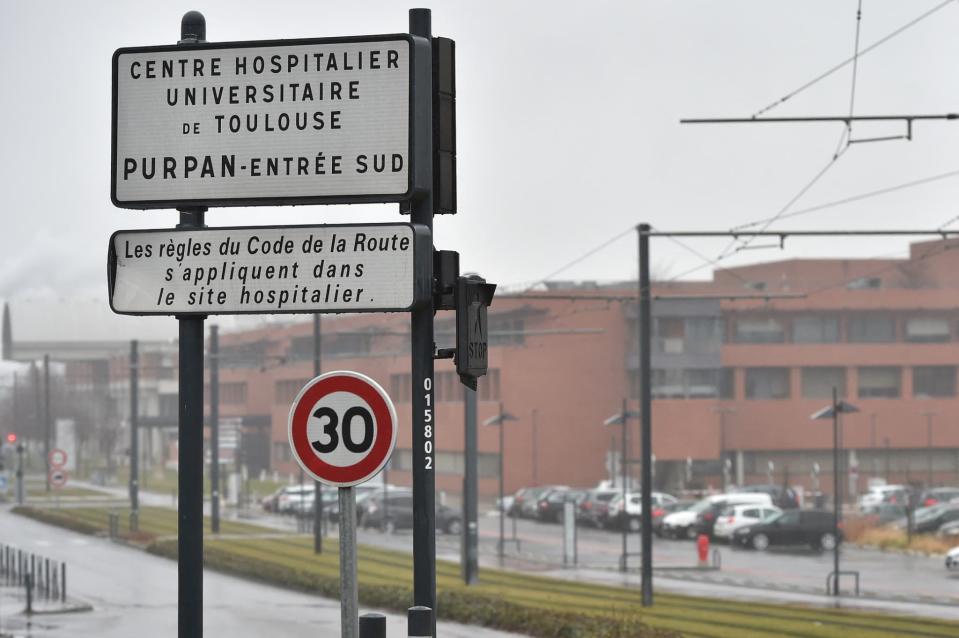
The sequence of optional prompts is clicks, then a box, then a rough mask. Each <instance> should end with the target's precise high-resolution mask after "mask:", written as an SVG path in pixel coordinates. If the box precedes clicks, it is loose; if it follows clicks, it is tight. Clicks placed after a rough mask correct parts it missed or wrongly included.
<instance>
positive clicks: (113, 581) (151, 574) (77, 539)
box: [0, 510, 514, 638]
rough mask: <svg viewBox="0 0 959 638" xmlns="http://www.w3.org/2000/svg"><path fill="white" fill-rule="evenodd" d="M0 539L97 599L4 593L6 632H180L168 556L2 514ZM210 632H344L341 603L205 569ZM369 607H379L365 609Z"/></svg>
mask: <svg viewBox="0 0 959 638" xmlns="http://www.w3.org/2000/svg"><path fill="white" fill-rule="evenodd" d="M0 541H2V542H5V543H9V544H13V545H18V546H20V547H22V548H23V549H26V550H30V551H33V552H38V553H42V554H44V555H45V556H49V557H51V558H54V559H57V560H65V561H66V562H67V564H68V566H69V569H68V572H67V573H68V586H67V587H68V592H69V593H70V596H71V597H73V598H76V599H77V600H81V601H85V602H88V603H90V605H92V607H93V610H92V611H89V612H83V613H66V614H56V615H35V616H33V617H32V618H31V619H29V620H28V619H27V618H26V617H25V616H24V615H23V614H22V613H21V611H22V605H20V604H17V603H16V602H15V601H14V600H13V598H11V597H10V596H9V595H8V596H4V597H3V598H2V599H0V635H4V634H7V635H14V636H31V637H36V638H68V637H69V638H76V637H77V636H97V637H99V638H129V637H130V636H136V637H137V638H169V636H175V635H176V625H177V606H176V601H177V566H176V563H175V562H173V561H170V560H167V559H164V558H159V557H156V556H151V555H149V554H147V553H145V552H143V551H141V550H138V549H133V548H128V547H125V546H123V545H119V544H115V543H112V542H110V541H109V540H107V539H102V538H94V537H89V536H83V535H80V534H75V533H73V532H69V531H67V530H63V529H60V528H57V527H52V526H49V525H44V524H41V523H37V522H35V521H32V520H29V519H26V518H23V517H21V516H16V515H13V514H10V513H9V512H8V511H6V510H4V511H2V512H0ZM203 585H204V586H203V592H204V593H203V596H204V631H205V633H206V634H207V635H210V636H230V637H231V638H262V637H263V636H291V637H294V636H303V637H304V638H305V637H307V636H309V637H310V638H315V637H316V636H324V637H325V636H337V635H339V633H340V630H339V617H340V616H339V614H340V608H339V601H337V600H329V599H324V598H320V597H317V596H312V595H309V594H305V593H301V592H293V591H289V590H284V589H280V588H276V587H271V586H268V585H262V584H259V583H254V582H251V581H246V580H243V579H240V578H235V577H232V576H227V575H224V574H218V573H215V572H211V571H206V572H205V573H204V583H203ZM361 611H362V612H366V611H376V610H370V609H365V608H362V607H361ZM387 618H388V620H387V630H388V634H387V635H388V636H394V637H399V636H405V635H406V618H405V616H403V615H399V614H388V615H387ZM439 627H440V629H439V631H441V635H443V636H444V637H447V636H448V637H451V638H508V637H509V636H514V634H508V633H504V632H497V631H492V630H488V629H484V628H479V627H468V626H464V625H458V624H453V623H440V624H439Z"/></svg>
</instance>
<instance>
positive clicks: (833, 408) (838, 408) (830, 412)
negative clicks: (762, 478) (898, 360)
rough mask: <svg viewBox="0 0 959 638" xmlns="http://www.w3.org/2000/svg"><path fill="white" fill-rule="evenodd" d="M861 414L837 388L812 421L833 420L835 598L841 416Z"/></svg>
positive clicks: (836, 590) (835, 593)
mask: <svg viewBox="0 0 959 638" xmlns="http://www.w3.org/2000/svg"><path fill="white" fill-rule="evenodd" d="M852 412H859V408H857V407H856V406H854V405H852V404H851V403H846V402H845V401H840V400H839V397H838V394H837V392H836V388H833V389H832V404H831V405H827V406H826V407H824V408H822V409H821V410H819V411H817V412H814V413H813V414H812V415H811V416H810V417H809V418H810V419H811V420H814V421H815V420H819V419H832V489H833V533H834V535H835V545H834V546H833V577H834V580H833V596H838V595H839V538H840V536H839V521H840V520H841V516H842V493H841V492H840V489H839V415H840V414H844V413H845V414H849V413H852Z"/></svg>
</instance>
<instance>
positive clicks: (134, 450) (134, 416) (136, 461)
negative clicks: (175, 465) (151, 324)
mask: <svg viewBox="0 0 959 638" xmlns="http://www.w3.org/2000/svg"><path fill="white" fill-rule="evenodd" d="M139 358H140V357H139V353H138V352H137V340H136V339H133V340H132V341H130V514H131V516H137V515H139V510H140V419H139V417H140V406H139V404H140V362H139Z"/></svg>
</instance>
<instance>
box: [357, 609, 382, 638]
mask: <svg viewBox="0 0 959 638" xmlns="http://www.w3.org/2000/svg"><path fill="white" fill-rule="evenodd" d="M360 638H386V616H384V615H383V614H378V613H375V612H371V613H368V614H363V615H361V616H360Z"/></svg>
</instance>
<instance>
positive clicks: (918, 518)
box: [897, 503, 959, 534]
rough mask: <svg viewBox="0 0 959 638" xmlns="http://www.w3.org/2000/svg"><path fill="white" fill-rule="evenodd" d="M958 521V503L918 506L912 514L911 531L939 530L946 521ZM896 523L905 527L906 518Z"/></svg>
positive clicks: (921, 532)
mask: <svg viewBox="0 0 959 638" xmlns="http://www.w3.org/2000/svg"><path fill="white" fill-rule="evenodd" d="M953 521H959V503H939V504H938V505H933V506H931V507H920V508H919V509H917V510H916V511H915V512H913V515H912V531H913V532H915V533H916V534H928V533H932V532H937V531H939V528H940V527H942V526H943V525H945V524H947V523H951V522H953ZM897 525H898V526H899V527H900V528H902V529H905V527H906V525H907V519H905V518H902V519H899V521H898V522H897Z"/></svg>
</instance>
